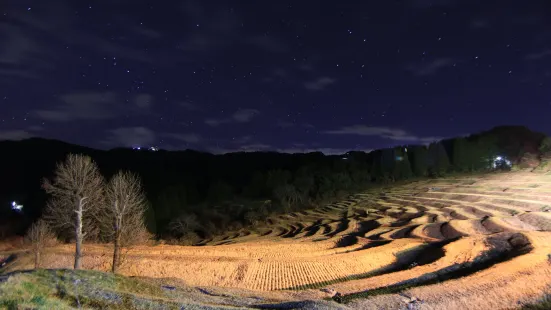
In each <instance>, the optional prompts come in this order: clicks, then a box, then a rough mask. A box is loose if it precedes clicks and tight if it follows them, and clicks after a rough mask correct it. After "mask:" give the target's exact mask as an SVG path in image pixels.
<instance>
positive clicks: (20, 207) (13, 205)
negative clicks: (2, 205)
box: [11, 201, 23, 211]
mask: <svg viewBox="0 0 551 310" xmlns="http://www.w3.org/2000/svg"><path fill="white" fill-rule="evenodd" d="M11 208H12V210H15V211H22V210H23V205H20V204H18V203H17V202H15V201H12V203H11Z"/></svg>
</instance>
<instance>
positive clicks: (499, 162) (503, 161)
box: [492, 156, 513, 169]
mask: <svg viewBox="0 0 551 310" xmlns="http://www.w3.org/2000/svg"><path fill="white" fill-rule="evenodd" d="M504 166H506V167H508V168H511V166H513V164H512V163H511V161H510V160H508V159H507V158H505V157H503V156H496V158H494V161H493V162H492V168H494V169H496V168H498V167H504Z"/></svg>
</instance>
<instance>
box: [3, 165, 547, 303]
mask: <svg viewBox="0 0 551 310" xmlns="http://www.w3.org/2000/svg"><path fill="white" fill-rule="evenodd" d="M204 244H205V245H202V246H194V247H184V246H169V245H160V246H153V247H138V248H134V249H133V250H132V251H131V252H130V253H129V254H128V256H127V260H126V261H125V263H124V266H123V267H122V268H121V273H122V274H124V275H128V276H141V277H152V278H177V279H179V280H181V281H184V282H185V283H186V284H187V285H191V286H208V287H227V288H228V289H229V288H230V287H231V288H232V290H233V289H234V288H239V289H243V292H249V291H250V290H252V291H255V294H262V295H264V296H271V297H274V298H281V299H285V300H299V299H305V298H310V299H311V298H326V297H332V296H333V295H335V294H337V296H335V297H334V299H335V300H336V301H338V302H342V303H346V304H347V305H348V306H350V307H351V308H362V309H378V308H384V309H394V308H395V309H403V308H404V307H407V306H408V304H409V307H414V308H413V309H448V310H449V309H512V308H513V309H514V308H519V307H521V306H522V305H523V304H525V303H530V302H534V301H535V300H537V299H539V298H541V297H542V296H543V295H544V294H545V293H549V292H550V290H551V175H543V174H535V173H528V172H511V173H501V174H490V175H486V176H470V177H458V178H449V179H439V180H432V181H419V182H413V183H410V184H407V185H403V186H394V187H388V188H384V189H381V188H379V189H376V190H371V191H367V192H365V193H361V194H357V195H354V196H352V197H350V198H349V199H348V200H345V201H342V202H339V203H336V204H332V205H328V206H323V207H319V208H317V209H316V210H310V211H302V212H297V213H291V214H287V215H285V216H281V217H279V218H278V219H277V221H276V222H275V224H274V225H272V226H270V227H265V228H264V230H263V231H262V232H261V233H260V234H252V233H250V232H249V231H245V230H244V231H241V232H236V233H232V234H228V235H227V236H221V237H220V238H217V239H215V240H205V241H204ZM73 250H74V248H73V246H72V245H60V246H57V247H55V248H50V249H49V250H48V254H47V255H45V258H44V260H45V264H44V265H45V267H47V268H70V267H71V266H72V254H73ZM110 251H111V248H110V247H109V246H105V245H91V244H87V245H86V246H85V248H84V258H83V267H84V268H87V269H95V270H103V271H108V270H109V264H110V260H111V252H110ZM31 267H32V265H31V258H30V257H27V256H25V255H20V256H19V257H18V259H17V260H16V261H15V262H13V263H12V264H11V265H9V266H8V267H7V268H8V270H17V269H29V268H31Z"/></svg>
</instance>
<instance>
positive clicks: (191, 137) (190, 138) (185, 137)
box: [164, 133, 203, 143]
mask: <svg viewBox="0 0 551 310" xmlns="http://www.w3.org/2000/svg"><path fill="white" fill-rule="evenodd" d="M164 136H165V137H168V138H172V139H176V140H178V141H182V142H186V143H199V142H201V141H202V140H203V139H202V137H201V136H200V135H198V134H194V133H186V134H181V133H167V134H164Z"/></svg>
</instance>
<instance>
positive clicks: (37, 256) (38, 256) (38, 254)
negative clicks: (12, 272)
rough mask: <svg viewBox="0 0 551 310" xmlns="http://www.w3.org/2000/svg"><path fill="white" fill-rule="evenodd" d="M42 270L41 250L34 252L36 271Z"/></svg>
mask: <svg viewBox="0 0 551 310" xmlns="http://www.w3.org/2000/svg"><path fill="white" fill-rule="evenodd" d="M38 268H40V249H35V251H34V269H38Z"/></svg>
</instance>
